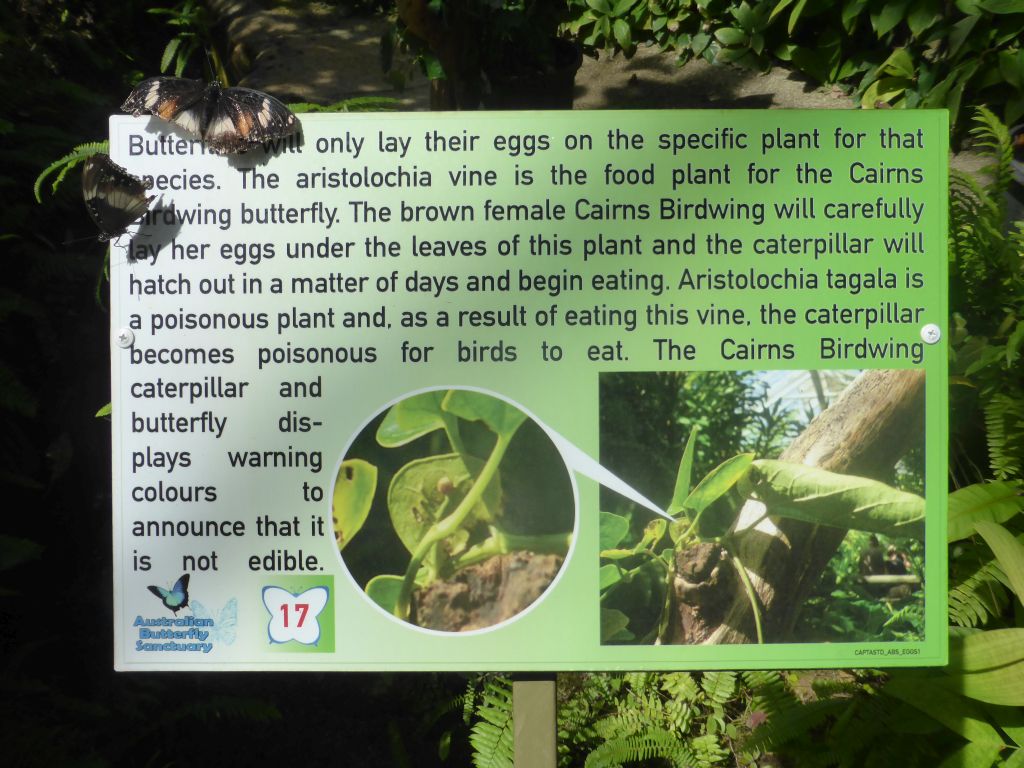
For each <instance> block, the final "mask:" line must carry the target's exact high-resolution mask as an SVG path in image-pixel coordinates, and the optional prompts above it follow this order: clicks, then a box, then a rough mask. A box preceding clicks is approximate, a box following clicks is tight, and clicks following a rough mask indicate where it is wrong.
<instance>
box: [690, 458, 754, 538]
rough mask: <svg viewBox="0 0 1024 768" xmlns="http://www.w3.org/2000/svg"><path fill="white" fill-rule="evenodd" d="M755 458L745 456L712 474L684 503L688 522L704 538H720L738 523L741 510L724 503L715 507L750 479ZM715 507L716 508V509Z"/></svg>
mask: <svg viewBox="0 0 1024 768" xmlns="http://www.w3.org/2000/svg"><path fill="white" fill-rule="evenodd" d="M753 460H754V454H752V453H741V454H739V455H738V456H733V457H732V458H731V459H726V460H725V461H723V462H722V463H721V464H719V465H718V466H717V467H715V468H714V469H713V470H711V471H710V472H709V473H708V474H707V475H706V476H705V477H704V479H703V480H701V481H700V482H699V483H698V484H697V487H696V488H694V489H693V491H692V492H691V493H690V495H689V496H687V497H686V501H685V502H684V503H683V506H684V508H685V512H686V515H687V518H688V519H689V520H690V521H691V522H695V523H696V526H697V534H698V535H699V536H702V537H705V538H706V537H711V536H720V535H722V534H724V533H725V532H726V531H727V530H728V529H729V528H730V527H731V526H732V524H733V522H735V516H736V514H737V513H738V511H739V510H738V509H734V508H733V507H732V506H730V505H728V504H727V503H725V502H724V500H723V503H721V504H715V502H717V501H718V500H719V499H721V498H722V497H723V496H725V495H726V494H727V493H728V492H729V491H730V490H731V489H732V488H733V486H735V485H736V483H738V482H739V481H740V480H742V479H743V478H745V477H746V476H747V472H748V471H749V470H750V465H751V462H752V461H753ZM712 505H714V507H712Z"/></svg>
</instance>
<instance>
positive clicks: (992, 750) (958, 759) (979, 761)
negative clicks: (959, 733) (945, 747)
mask: <svg viewBox="0 0 1024 768" xmlns="http://www.w3.org/2000/svg"><path fill="white" fill-rule="evenodd" d="M1001 750H1002V745H1000V744H990V743H988V742H980V743H979V742H976V741H968V742H967V743H966V744H964V745H963V746H962V747H960V749H958V750H956V751H955V752H952V753H950V754H949V755H948V756H947V757H946V759H945V760H943V761H942V762H941V763H939V764H938V765H937V766H936V768H965V767H966V766H973V765H977V766H982V765H985V766H990V765H994V764H995V762H996V760H997V759H998V757H999V752H1000V751H1001Z"/></svg>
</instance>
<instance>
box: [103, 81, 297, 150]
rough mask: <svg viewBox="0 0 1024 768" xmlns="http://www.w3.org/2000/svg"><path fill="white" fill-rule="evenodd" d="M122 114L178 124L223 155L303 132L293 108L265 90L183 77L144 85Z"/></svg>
mask: <svg viewBox="0 0 1024 768" xmlns="http://www.w3.org/2000/svg"><path fill="white" fill-rule="evenodd" d="M121 109H122V110H123V111H125V112H128V113H129V114H131V115H134V116H136V117H138V116H139V115H143V114H150V115H156V116H157V117H160V118H163V119H164V120H167V121H168V122H171V123H174V124H175V125H177V126H180V127H181V128H182V129H184V130H185V131H186V132H188V133H190V134H192V135H193V136H198V137H199V138H200V139H202V140H203V143H204V144H206V146H208V147H209V148H210V149H211V150H212V151H213V152H215V153H217V154H219V155H228V154H236V153H238V152H247V151H248V150H250V149H252V148H253V147H255V146H257V145H259V144H262V143H263V142H265V141H270V140H273V139H279V138H282V137H284V136H288V135H289V134H292V133H295V132H296V131H298V130H299V129H300V128H301V125H300V124H299V119H298V118H297V117H295V114H294V113H293V112H292V111H291V110H290V109H288V107H286V106H285V105H284V104H282V103H281V102H280V101H278V100H277V99H275V98H274V97H273V96H270V95H268V94H266V93H263V92H262V91H256V90H253V89H252V88H224V87H222V86H221V84H220V83H219V82H216V81H214V82H212V83H209V84H207V83H204V82H203V81H202V80H189V79H186V78H183V77H151V78H149V79H148V80H143V81H142V82H141V83H139V84H138V85H137V86H136V87H135V90H133V91H132V92H131V93H130V94H128V98H127V99H125V102H124V104H122V105H121Z"/></svg>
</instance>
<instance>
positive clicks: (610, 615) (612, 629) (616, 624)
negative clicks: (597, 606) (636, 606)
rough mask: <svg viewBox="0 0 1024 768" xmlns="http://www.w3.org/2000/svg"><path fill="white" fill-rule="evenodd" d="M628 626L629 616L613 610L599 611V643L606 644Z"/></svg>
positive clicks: (604, 609)
mask: <svg viewBox="0 0 1024 768" xmlns="http://www.w3.org/2000/svg"><path fill="white" fill-rule="evenodd" d="M628 626H629V616H627V615H626V614H624V613H623V612H622V611H616V610H615V609H614V608H602V609H601V642H602V643H607V642H608V641H609V640H611V639H613V638H614V637H615V636H616V635H618V634H619V633H620V632H622V631H623V630H625V629H626V627H628Z"/></svg>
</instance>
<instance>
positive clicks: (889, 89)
mask: <svg viewBox="0 0 1024 768" xmlns="http://www.w3.org/2000/svg"><path fill="white" fill-rule="evenodd" d="M912 85H913V81H912V80H909V79H907V78H905V77H880V78H879V79H878V80H875V82H873V83H872V84H871V85H869V86H868V88H867V90H866V91H864V95H863V96H861V98H860V105H861V107H863V108H864V109H874V107H875V104H876V103H877V102H879V101H881V102H884V103H886V104H889V103H892V102H893V101H896V100H897V99H899V97H900V96H902V95H903V94H904V93H905V92H906V90H907V88H909V87H910V86H912Z"/></svg>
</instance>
